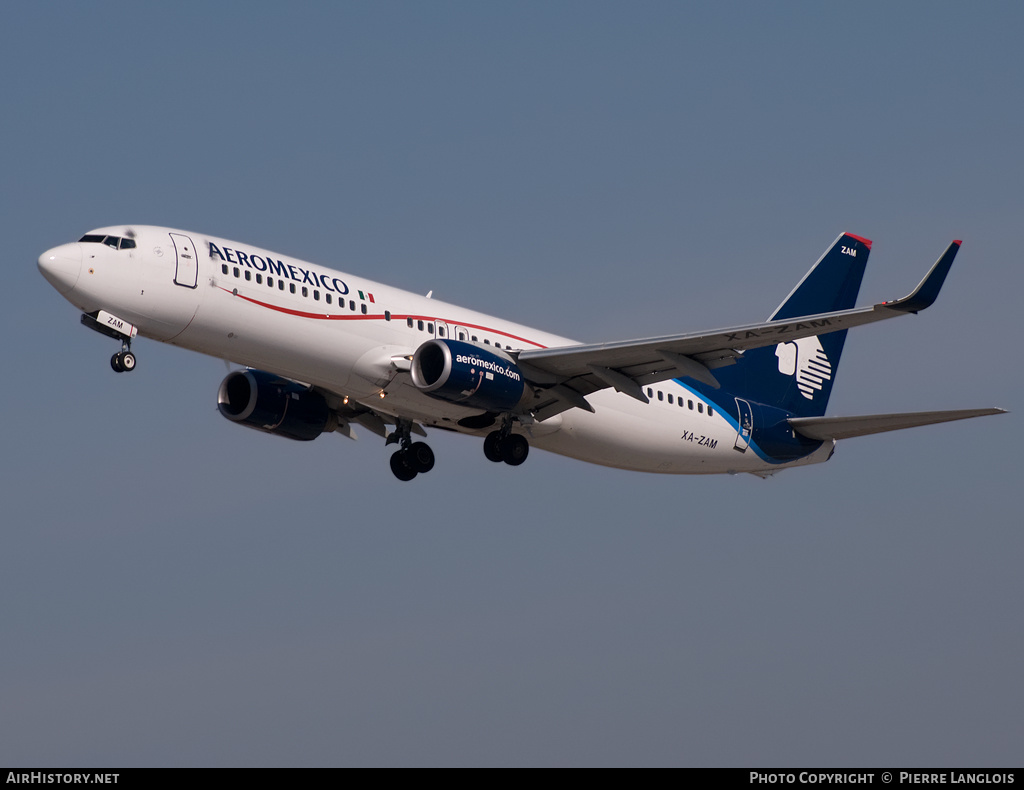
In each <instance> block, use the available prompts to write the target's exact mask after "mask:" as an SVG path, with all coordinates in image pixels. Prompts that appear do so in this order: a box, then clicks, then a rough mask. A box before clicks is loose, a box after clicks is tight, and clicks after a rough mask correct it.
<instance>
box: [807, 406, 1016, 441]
mask: <svg viewBox="0 0 1024 790" xmlns="http://www.w3.org/2000/svg"><path fill="white" fill-rule="evenodd" d="M990 414H1006V411H1005V410H1004V409H960V410H959V411H916V412H905V413H903V414H867V415H864V416H861V417H791V418H790V419H789V424H790V426H792V428H793V429H794V430H795V431H796V432H797V433H799V434H801V435H802V436H806V437H807V438H808V439H817V440H819V441H827V440H828V439H850V438H852V437H854V436H868V435H869V434H872V433H885V432H886V431H900V430H902V429H904V428H916V427H917V426H918V425H932V424H933V423H937V422H952V421H953V420H966V419H967V418H969V417H986V416H988V415H990Z"/></svg>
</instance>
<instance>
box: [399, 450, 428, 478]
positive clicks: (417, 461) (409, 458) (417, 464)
mask: <svg viewBox="0 0 1024 790" xmlns="http://www.w3.org/2000/svg"><path fill="white" fill-rule="evenodd" d="M402 453H403V454H404V455H405V463H406V465H407V466H408V467H409V468H410V469H412V470H413V472H414V473H417V474H426V473H427V472H429V471H430V470H431V469H433V468H434V451H433V450H431V449H430V445H429V444H427V443H426V442H416V443H414V444H412V445H410V446H409V449H407V450H402Z"/></svg>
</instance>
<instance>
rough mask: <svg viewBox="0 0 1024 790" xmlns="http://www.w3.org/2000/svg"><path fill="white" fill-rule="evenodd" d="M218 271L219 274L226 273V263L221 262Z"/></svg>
mask: <svg viewBox="0 0 1024 790" xmlns="http://www.w3.org/2000/svg"><path fill="white" fill-rule="evenodd" d="M220 273H221V274H227V273H228V265H227V264H226V263H222V264H221V265H220Z"/></svg>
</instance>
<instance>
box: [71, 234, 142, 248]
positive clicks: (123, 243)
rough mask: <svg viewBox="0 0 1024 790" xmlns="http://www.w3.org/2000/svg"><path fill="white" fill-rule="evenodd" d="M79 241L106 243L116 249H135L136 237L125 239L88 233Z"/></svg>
mask: <svg viewBox="0 0 1024 790" xmlns="http://www.w3.org/2000/svg"><path fill="white" fill-rule="evenodd" d="M78 241H79V242H84V243H86V244H106V245H107V246H108V247H113V248H114V249H115V250H116V249H122V250H134V249H135V239H123V238H121V237H120V236H100V235H98V234H95V233H86V234H85V235H84V236H82V238H80V239H79V240H78Z"/></svg>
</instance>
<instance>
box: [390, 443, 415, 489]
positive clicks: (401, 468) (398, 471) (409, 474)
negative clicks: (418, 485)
mask: <svg viewBox="0 0 1024 790" xmlns="http://www.w3.org/2000/svg"><path fill="white" fill-rule="evenodd" d="M391 471H392V472H393V473H394V475H395V477H397V478H398V479H399V480H401V481H402V482H403V483H405V482H408V481H409V480H412V479H413V478H414V477H416V470H414V469H412V468H411V467H410V466H409V463H408V461H407V458H406V454H405V452H404V451H403V450H399V451H398V452H396V453H393V454H392V456H391Z"/></svg>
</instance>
